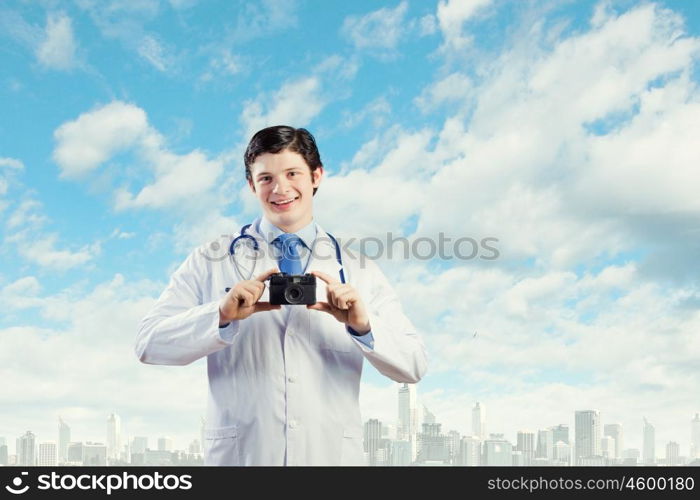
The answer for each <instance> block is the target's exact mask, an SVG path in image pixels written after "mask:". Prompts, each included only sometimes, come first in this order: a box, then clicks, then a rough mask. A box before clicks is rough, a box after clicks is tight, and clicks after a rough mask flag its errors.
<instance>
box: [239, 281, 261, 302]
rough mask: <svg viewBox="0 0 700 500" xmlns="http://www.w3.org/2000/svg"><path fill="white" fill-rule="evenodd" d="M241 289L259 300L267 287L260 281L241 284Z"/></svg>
mask: <svg viewBox="0 0 700 500" xmlns="http://www.w3.org/2000/svg"><path fill="white" fill-rule="evenodd" d="M240 286H241V288H243V289H244V290H246V291H247V292H250V293H252V294H253V297H255V298H256V299H259V298H260V296H261V295H262V293H263V292H264V291H265V285H264V284H263V283H261V282H259V281H257V280H256V281H248V282H241V283H240Z"/></svg>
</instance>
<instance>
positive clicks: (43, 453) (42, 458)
mask: <svg viewBox="0 0 700 500" xmlns="http://www.w3.org/2000/svg"><path fill="white" fill-rule="evenodd" d="M57 460H58V451H57V447H56V443H55V442H54V441H48V442H46V443H40V444H39V460H38V465H39V466H40V467H41V466H44V467H55V466H56V465H57V463H56V462H57Z"/></svg>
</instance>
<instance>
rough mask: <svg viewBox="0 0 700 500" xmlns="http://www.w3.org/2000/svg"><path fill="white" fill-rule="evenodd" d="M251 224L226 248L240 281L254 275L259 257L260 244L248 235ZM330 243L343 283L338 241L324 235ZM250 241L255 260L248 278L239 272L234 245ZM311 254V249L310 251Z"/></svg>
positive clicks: (343, 273) (341, 259)
mask: <svg viewBox="0 0 700 500" xmlns="http://www.w3.org/2000/svg"><path fill="white" fill-rule="evenodd" d="M250 226H251V224H246V225H245V226H243V227H242V228H241V232H240V234H239V235H238V236H236V237H235V238H234V239H233V241H232V242H231V244H230V245H229V247H228V254H229V257H230V258H231V261H232V262H233V265H234V267H235V268H236V272H237V273H238V275H239V276H240V277H241V279H251V278H252V277H253V274H254V273H255V266H257V264H258V257H260V244H259V243H258V240H256V239H255V237H254V236H253V235H251V234H248V233H247V231H248V228H250ZM326 234H327V235H328V236H329V237H330V239H331V241H332V242H333V245H335V259H336V260H337V261H338V264H339V265H340V270H339V271H338V273H339V274H340V282H341V283H345V272H344V270H343V258H342V256H341V254H340V245H339V244H338V240H336V239H335V236H333V235H332V234H331V233H328V232H327V233H326ZM246 239H247V240H250V241H252V242H253V251H254V252H255V259H254V260H253V269H251V270H250V271H248V278H244V277H243V273H242V272H241V267H243V266H241V265H240V263H239V262H238V260H237V259H236V244H237V243H238V242H239V241H242V240H246ZM315 245H316V242H314V246H315ZM311 253H312V254H313V248H312V249H311Z"/></svg>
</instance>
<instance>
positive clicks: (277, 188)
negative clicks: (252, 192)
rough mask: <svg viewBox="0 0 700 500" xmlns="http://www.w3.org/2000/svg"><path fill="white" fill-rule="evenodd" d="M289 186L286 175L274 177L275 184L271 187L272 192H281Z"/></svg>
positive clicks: (285, 190)
mask: <svg viewBox="0 0 700 500" xmlns="http://www.w3.org/2000/svg"><path fill="white" fill-rule="evenodd" d="M288 188H289V182H288V181H287V178H286V177H281V178H276V179H275V185H274V187H273V188H272V192H273V193H275V194H283V193H286V192H287V189H288Z"/></svg>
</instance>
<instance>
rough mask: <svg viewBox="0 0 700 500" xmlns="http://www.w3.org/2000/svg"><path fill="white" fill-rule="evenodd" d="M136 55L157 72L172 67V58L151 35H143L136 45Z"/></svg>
mask: <svg viewBox="0 0 700 500" xmlns="http://www.w3.org/2000/svg"><path fill="white" fill-rule="evenodd" d="M137 52H138V54H139V55H140V56H141V57H143V58H144V59H145V60H146V61H148V62H149V63H150V64H151V65H152V66H153V67H154V68H156V69H157V70H158V71H167V70H169V69H170V67H171V66H172V57H171V56H170V55H168V53H167V51H166V49H165V48H164V47H163V44H162V43H161V42H160V41H158V40H156V38H155V37H153V36H152V35H145V36H144V37H143V38H142V39H141V41H140V42H139V44H138V47H137Z"/></svg>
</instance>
